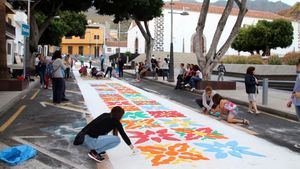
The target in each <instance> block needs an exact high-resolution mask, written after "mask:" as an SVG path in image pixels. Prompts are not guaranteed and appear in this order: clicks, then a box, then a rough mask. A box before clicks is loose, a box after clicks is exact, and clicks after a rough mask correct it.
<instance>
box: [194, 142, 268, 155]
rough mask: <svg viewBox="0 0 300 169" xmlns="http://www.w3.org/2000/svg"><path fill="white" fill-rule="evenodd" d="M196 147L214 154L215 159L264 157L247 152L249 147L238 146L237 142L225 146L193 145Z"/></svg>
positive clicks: (215, 144) (214, 144)
mask: <svg viewBox="0 0 300 169" xmlns="http://www.w3.org/2000/svg"><path fill="white" fill-rule="evenodd" d="M194 144H195V145H196V146H199V147H203V148H205V149H204V151H205V152H212V153H216V154H215V157H216V159H225V158H227V157H228V156H233V157H237V158H243V155H249V156H256V157H265V156H264V155H261V154H258V153H255V152H251V151H249V149H250V148H249V147H242V146H239V144H238V142H237V141H229V142H227V143H225V144H222V143H219V142H214V143H212V144H207V143H194Z"/></svg>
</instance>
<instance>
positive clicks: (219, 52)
mask: <svg viewBox="0 0 300 169" xmlns="http://www.w3.org/2000/svg"><path fill="white" fill-rule="evenodd" d="M246 2H247V0H228V1H227V4H226V7H225V9H224V11H223V14H222V16H221V18H220V20H219V22H218V26H217V29H216V31H215V34H214V37H213V40H212V44H211V46H210V48H209V51H208V52H207V54H206V55H205V54H204V53H202V51H204V50H203V45H202V43H203V42H202V37H203V31H204V28H205V22H206V18H207V13H208V9H209V4H210V0H204V1H203V3H202V7H201V12H200V17H199V20H198V23H197V28H196V33H197V36H196V38H197V39H196V44H195V45H196V48H195V49H196V57H197V61H198V64H199V66H200V68H201V70H202V72H203V74H204V75H205V76H204V77H205V79H206V80H209V79H210V77H211V73H212V70H213V69H214V67H215V66H216V65H217V64H218V62H219V61H220V60H221V58H222V57H223V56H224V55H225V53H226V52H227V50H228V49H229V47H230V45H231V43H232V42H233V40H234V38H235V37H236V35H237V34H238V32H239V30H240V28H241V25H242V22H243V19H244V16H245V15H246V13H247V11H248V10H247V8H246ZM234 3H236V4H237V6H238V8H239V13H238V16H237V19H236V22H235V24H234V26H233V29H232V31H231V33H230V35H229V37H228V38H227V40H226V41H225V43H224V44H223V45H222V46H221V48H220V49H217V46H218V44H219V41H220V38H221V35H222V33H223V30H224V27H225V25H226V22H227V19H228V17H229V16H230V13H231V11H232V8H233V4H234Z"/></svg>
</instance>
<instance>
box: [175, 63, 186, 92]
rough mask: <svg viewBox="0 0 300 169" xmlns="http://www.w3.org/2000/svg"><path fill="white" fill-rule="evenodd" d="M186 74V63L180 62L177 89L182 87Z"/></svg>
mask: <svg viewBox="0 0 300 169" xmlns="http://www.w3.org/2000/svg"><path fill="white" fill-rule="evenodd" d="M185 74H186V69H185V67H184V63H180V71H179V74H178V76H177V83H176V87H175V89H181V88H182V84H181V83H182V82H183V80H184V75H185Z"/></svg>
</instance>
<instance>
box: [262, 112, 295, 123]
mask: <svg viewBox="0 0 300 169" xmlns="http://www.w3.org/2000/svg"><path fill="white" fill-rule="evenodd" d="M261 114H265V115H267V116H272V117H275V118H278V119H281V120H286V121H289V122H292V123H297V124H300V122H298V121H295V120H291V119H288V118H285V117H281V116H278V115H275V114H270V113H267V112H261ZM258 116H259V115H258Z"/></svg>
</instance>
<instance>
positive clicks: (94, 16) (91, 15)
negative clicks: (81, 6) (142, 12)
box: [84, 8, 131, 40]
mask: <svg viewBox="0 0 300 169" xmlns="http://www.w3.org/2000/svg"><path fill="white" fill-rule="evenodd" d="M84 14H85V15H86V18H87V20H91V21H92V22H93V23H99V24H103V25H106V27H107V28H108V29H114V30H117V29H118V24H115V23H114V22H113V19H114V17H113V16H108V15H99V14H98V13H97V10H96V9H95V8H90V9H89V10H88V11H86V12H85V13H84ZM130 23H131V20H128V21H123V22H121V32H127V31H128V29H129V26H130ZM120 39H121V40H127V34H124V33H121V37H120Z"/></svg>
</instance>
